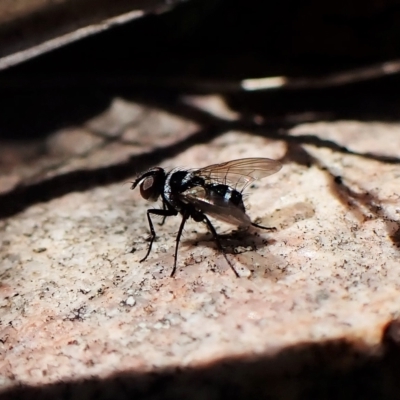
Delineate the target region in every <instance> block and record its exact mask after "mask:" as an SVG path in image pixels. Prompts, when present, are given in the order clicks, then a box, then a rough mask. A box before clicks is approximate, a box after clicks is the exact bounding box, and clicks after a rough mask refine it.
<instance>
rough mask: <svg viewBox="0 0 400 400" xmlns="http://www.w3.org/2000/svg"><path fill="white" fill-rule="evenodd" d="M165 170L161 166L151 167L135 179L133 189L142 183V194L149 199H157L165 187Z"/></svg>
mask: <svg viewBox="0 0 400 400" xmlns="http://www.w3.org/2000/svg"><path fill="white" fill-rule="evenodd" d="M164 183H165V171H164V170H163V169H162V168H160V167H154V168H151V169H149V170H148V171H147V172H145V173H143V174H142V175H140V176H139V177H137V178H136V179H135V181H134V182H133V184H132V187H131V189H135V187H136V186H138V185H140V194H141V196H142V197H143V198H144V199H146V200H149V201H156V200H157V199H158V197H159V196H160V195H161V193H162V191H163V189H164Z"/></svg>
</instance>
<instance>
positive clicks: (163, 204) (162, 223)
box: [160, 201, 168, 226]
mask: <svg viewBox="0 0 400 400" xmlns="http://www.w3.org/2000/svg"><path fill="white" fill-rule="evenodd" d="M162 208H163V210H167V205H166V204H165V202H164V201H163V203H162ZM167 217H168V215H164V216H163V219H162V221H161V222H160V226H162V225H164V222H165V219H166V218H167Z"/></svg>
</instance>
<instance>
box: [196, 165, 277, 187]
mask: <svg viewBox="0 0 400 400" xmlns="http://www.w3.org/2000/svg"><path fill="white" fill-rule="evenodd" d="M281 168H282V164H281V162H280V161H277V160H271V159H269V158H242V159H239V160H233V161H228V162H224V163H221V164H213V165H209V166H207V167H204V168H200V169H197V170H195V171H193V172H194V173H195V174H196V175H200V176H202V177H204V178H206V179H207V180H210V181H216V182H219V183H223V184H226V185H229V186H233V187H235V188H236V189H237V190H239V191H242V190H243V189H244V188H245V187H246V186H247V185H248V184H249V183H251V182H253V181H254V180H256V179H261V178H265V177H266V176H269V175H272V174H274V173H275V172H278V171H279V170H280V169H281Z"/></svg>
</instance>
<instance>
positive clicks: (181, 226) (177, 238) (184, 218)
mask: <svg viewBox="0 0 400 400" xmlns="http://www.w3.org/2000/svg"><path fill="white" fill-rule="evenodd" d="M188 218H189V213H184V214H183V216H182V221H181V225H180V226H179V231H178V234H177V235H176V245H175V260H174V268H173V269H172V272H171V275H170V276H171V278H172V277H173V276H174V275H175V271H176V262H177V259H178V247H179V242H180V240H181V236H182V231H183V227H184V226H185V223H186V221H187V219H188Z"/></svg>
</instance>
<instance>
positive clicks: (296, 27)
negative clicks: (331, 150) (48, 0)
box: [0, 0, 400, 140]
mask: <svg viewBox="0 0 400 400" xmlns="http://www.w3.org/2000/svg"><path fill="white" fill-rule="evenodd" d="M353 7H355V9H357V7H359V9H357V12H354V10H353V9H349V7H348V4H347V2H345V1H344V0H343V1H340V2H335V3H332V4H330V3H326V4H324V5H322V4H321V3H319V2H316V1H313V0H308V1H307V2H305V3H304V4H302V5H300V4H298V3H297V2H295V1H291V0H287V1H285V2H279V3H270V2H258V3H257V2H245V1H243V0H234V1H227V0H219V1H215V0H206V1H204V0H203V1H201V0H192V1H188V2H184V3H182V4H180V5H179V6H178V7H176V8H175V9H174V10H173V11H172V12H169V13H165V14H161V15H149V16H146V17H144V18H141V19H138V20H135V21H133V22H131V23H128V24H125V25H122V26H119V27H116V28H114V29H111V30H109V31H106V32H103V33H101V34H98V35H96V36H93V37H89V38H86V39H84V40H81V41H79V42H76V43H74V44H72V45H68V46H66V47H63V48H60V49H58V50H55V51H53V52H51V53H48V54H45V55H43V56H41V57H38V58H36V59H32V60H30V61H29V62H26V63H24V64H21V65H18V66H16V67H13V68H10V69H9V70H5V71H2V72H1V73H0V104H2V112H1V114H0V137H3V138H11V139H13V140H15V139H18V138H20V139H24V138H25V139H27V138H32V137H42V136H46V135H48V134H50V133H51V132H53V131H54V130H56V129H59V128H60V127H64V126H70V125H79V124H81V123H82V122H84V121H86V120H87V119H89V118H91V117H93V116H94V115H97V114H98V113H99V112H101V111H103V110H104V109H105V108H106V107H107V106H108V104H109V103H110V102H111V100H112V99H113V98H115V97H118V96H121V97H125V98H131V97H137V96H138V95H139V94H140V93H143V92H144V93H146V95H147V96H153V97H154V98H155V99H156V100H159V99H158V96H159V95H160V93H166V91H167V89H168V90H170V91H171V93H172V94H175V95H176V94H184V93H194V92H206V93H209V92H213V93H215V92H218V90H213V88H212V87H211V88H210V87H209V86H207V88H205V89H204V90H202V89H201V86H202V85H201V84H200V85H198V84H197V83H196V84H195V82H198V81H200V82H201V81H202V80H209V79H213V80H214V81H215V82H222V83H223V82H224V81H228V82H236V83H238V82H239V81H240V79H245V78H251V77H264V76H276V75H285V76H291V77H312V76H320V75H321V74H326V73H332V72H335V71H336V72H338V71H343V70H345V69H347V68H353V67H357V66H358V67H360V66H365V65H368V64H370V63H376V62H381V61H384V60H388V59H393V58H398V57H400V52H399V49H400V43H399V40H398V39H397V38H399V37H400V35H396V31H397V29H398V23H397V21H398V20H399V19H400V6H399V4H397V3H396V2H390V1H385V2H383V3H382V4H381V6H380V7H376V2H373V1H372V0H371V1H367V2H359V3H358V2H355V3H354V4H353ZM317 28H318V31H316V29H317ZM316 32H318V33H316ZM396 43H397V44H396ZM176 78H183V79H185V82H186V83H184V84H176V81H175V79H176ZM192 79H193V84H191V83H190V82H191V80H192ZM174 82H175V83H174ZM399 87H400V78H399V77H398V76H392V77H386V78H382V79H379V80H375V81H370V82H363V83H358V84H354V85H346V86H343V87H333V88H326V89H318V90H276V91H269V92H264V93H236V94H230V95H227V99H228V101H229V103H230V104H231V105H232V107H233V108H234V109H236V110H237V111H238V112H239V113H240V114H242V115H243V116H246V115H254V114H258V115H261V116H263V117H265V118H266V119H270V118H271V119H275V120H280V121H285V118H286V117H287V116H288V115H293V114H298V113H303V112H307V113H314V114H315V115H319V116H322V118H323V119H332V120H333V119H339V118H341V119H361V120H367V121H369V120H398V116H399V114H400V113H399V111H400V94H399V93H400V90H399Z"/></svg>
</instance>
